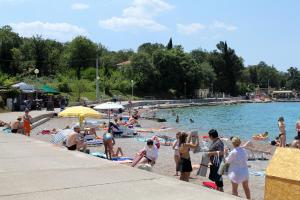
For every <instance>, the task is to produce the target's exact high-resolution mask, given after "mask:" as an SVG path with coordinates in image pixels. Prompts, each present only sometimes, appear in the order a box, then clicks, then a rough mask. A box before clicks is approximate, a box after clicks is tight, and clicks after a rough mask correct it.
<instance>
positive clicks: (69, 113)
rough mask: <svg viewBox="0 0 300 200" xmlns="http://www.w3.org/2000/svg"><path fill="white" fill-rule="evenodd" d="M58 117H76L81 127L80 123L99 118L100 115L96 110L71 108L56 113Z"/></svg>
mask: <svg viewBox="0 0 300 200" xmlns="http://www.w3.org/2000/svg"><path fill="white" fill-rule="evenodd" d="M58 116H59V117H78V119H79V124H80V126H82V122H83V120H84V119H85V118H100V117H101V114H100V113H99V112H97V111H96V110H93V109H91V108H88V107H84V106H73V107H69V108H67V109H65V110H64V111H62V112H60V113H58Z"/></svg>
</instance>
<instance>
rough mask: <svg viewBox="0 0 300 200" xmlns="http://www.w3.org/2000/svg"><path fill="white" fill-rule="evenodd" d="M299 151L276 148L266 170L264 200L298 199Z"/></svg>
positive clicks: (299, 190) (299, 189) (299, 183)
mask: <svg viewBox="0 0 300 200" xmlns="http://www.w3.org/2000/svg"><path fill="white" fill-rule="evenodd" d="M299 166H300V150H299V149H291V148H277V149H276V151H275V154H274V156H273V158H272V160H271V161H270V163H269V166H268V167H267V169H266V181H265V200H279V199H285V200H295V199H299V198H300V168H299Z"/></svg>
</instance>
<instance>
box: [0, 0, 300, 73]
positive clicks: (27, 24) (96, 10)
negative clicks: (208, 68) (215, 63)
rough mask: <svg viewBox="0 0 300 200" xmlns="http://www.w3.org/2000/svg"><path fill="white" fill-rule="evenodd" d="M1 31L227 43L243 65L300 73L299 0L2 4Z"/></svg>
mask: <svg viewBox="0 0 300 200" xmlns="http://www.w3.org/2000/svg"><path fill="white" fill-rule="evenodd" d="M0 10H1V12H0V26H3V25H10V26H12V28H13V30H14V31H16V32H18V33H19V34H20V35H21V36H27V37H30V36H33V35H42V37H44V38H50V39H55V40H57V41H61V42H66V41H70V40H72V38H74V37H76V36H77V35H84V36H87V37H88V38H90V39H92V40H93V41H94V42H97V43H101V44H103V45H104V46H106V47H107V48H108V49H110V50H120V49H133V50H136V49H137V48H138V46H139V45H141V44H142V43H145V42H151V43H163V44H167V42H168V40H169V38H170V37H172V39H173V44H180V45H182V46H183V47H184V48H185V50H186V51H191V50H193V49H197V48H202V49H206V50H208V51H211V50H214V49H216V44H217V43H218V42H219V41H227V43H228V45H229V46H230V47H231V48H233V49H235V51H236V53H237V54H238V55H239V56H241V57H243V59H244V62H245V65H246V66H247V65H253V64H257V63H259V62H260V61H265V62H266V63H267V64H269V65H274V66H275V67H276V68H277V69H279V70H282V71H285V70H286V69H288V68H289V67H298V68H300V60H299V59H298V56H299V51H298V50H299V47H300V26H299V25H300V15H299V14H298V13H299V10H300V1H298V0H276V1H275V0H205V1H204V0H51V1H50V0H48V1H46V0H0Z"/></svg>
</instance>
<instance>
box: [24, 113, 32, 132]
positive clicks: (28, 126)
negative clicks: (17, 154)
mask: <svg viewBox="0 0 300 200" xmlns="http://www.w3.org/2000/svg"><path fill="white" fill-rule="evenodd" d="M31 121H32V117H31V115H29V110H28V109H27V108H26V109H25V114H24V115H23V129H24V134H25V135H26V136H28V137H29V136H30V131H31V123H32V122H31Z"/></svg>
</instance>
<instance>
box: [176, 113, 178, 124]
mask: <svg viewBox="0 0 300 200" xmlns="http://www.w3.org/2000/svg"><path fill="white" fill-rule="evenodd" d="M176 123H179V116H178V115H177V116H176Z"/></svg>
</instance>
